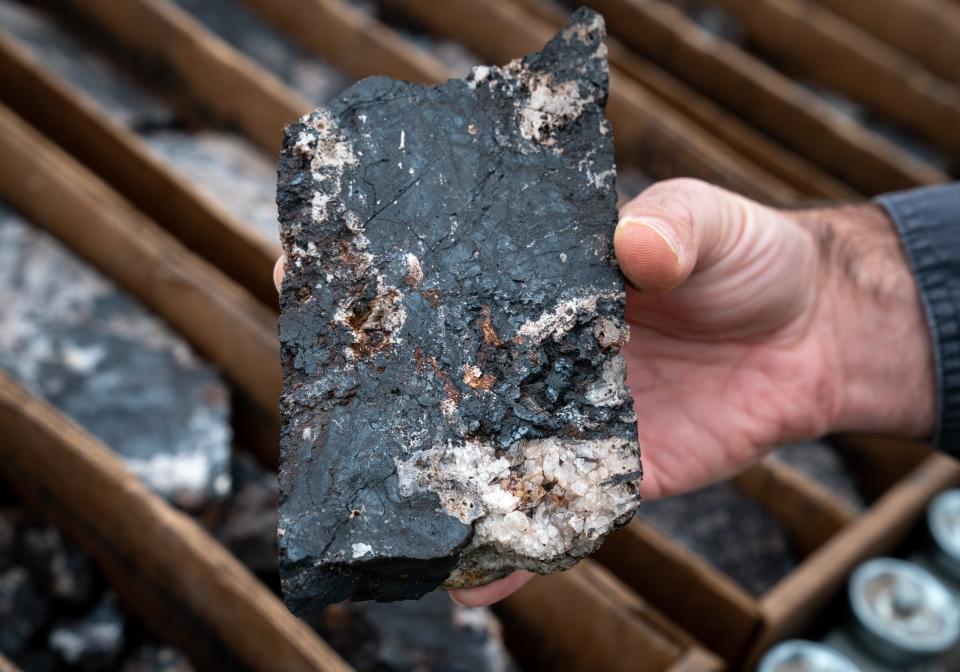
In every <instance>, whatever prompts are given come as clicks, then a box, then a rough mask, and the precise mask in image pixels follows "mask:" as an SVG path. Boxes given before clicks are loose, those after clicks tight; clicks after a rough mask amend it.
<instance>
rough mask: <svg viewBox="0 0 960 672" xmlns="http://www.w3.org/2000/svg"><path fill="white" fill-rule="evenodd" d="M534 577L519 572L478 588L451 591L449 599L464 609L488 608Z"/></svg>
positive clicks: (521, 571) (524, 572)
mask: <svg viewBox="0 0 960 672" xmlns="http://www.w3.org/2000/svg"><path fill="white" fill-rule="evenodd" d="M534 576H536V574H531V573H530V572H526V571H523V570H520V571H519V572H514V573H513V574H511V575H510V576H508V577H507V578H505V579H500V580H499V581H494V582H493V583H488V584H487V585H485V586H480V587H479V588H466V589H461V590H451V591H450V597H451V598H452V599H453V601H454V602H456V603H457V604H459V605H462V606H464V607H488V606H490V605H491V604H493V603H494V602H499V601H500V600H502V599H503V598H505V597H507V596H508V595H511V594H513V593H515V592H516V591H518V590H520V588H522V587H523V585H524V584H525V583H526V582H527V581H529V580H530V579H532V578H533V577H534Z"/></svg>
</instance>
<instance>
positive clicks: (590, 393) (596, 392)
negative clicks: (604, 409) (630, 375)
mask: <svg viewBox="0 0 960 672" xmlns="http://www.w3.org/2000/svg"><path fill="white" fill-rule="evenodd" d="M626 378H627V363H626V360H624V358H623V355H616V356H614V357H611V358H610V359H608V360H607V361H605V362H604V363H603V374H602V375H601V377H600V379H599V380H597V381H596V382H595V383H594V384H593V385H592V386H591V387H590V388H589V389H588V390H587V391H586V393H585V394H584V398H585V399H586V400H587V403H589V404H592V405H594V406H619V405H620V404H622V403H623V402H624V401H626V400H625V399H624V397H623V391H624V387H623V384H624V381H625V380H626Z"/></svg>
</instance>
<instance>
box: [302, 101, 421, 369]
mask: <svg viewBox="0 0 960 672" xmlns="http://www.w3.org/2000/svg"><path fill="white" fill-rule="evenodd" d="M301 122H302V123H303V124H305V125H306V126H307V127H308V128H310V129H313V130H314V131H315V133H311V132H310V131H308V130H305V131H301V132H300V135H299V136H298V138H297V142H296V143H295V144H294V149H296V150H297V151H300V152H302V153H307V154H310V156H311V159H310V170H311V178H312V181H313V184H314V192H313V195H312V197H311V216H312V217H313V219H314V220H315V221H317V222H322V221H326V220H328V219H332V218H334V217H335V216H336V217H340V218H342V219H343V221H344V222H345V223H346V225H347V228H348V229H349V230H350V232H351V233H352V234H353V239H352V240H351V245H350V247H351V252H352V253H353V255H354V258H355V261H354V263H353V264H352V265H351V268H343V269H341V272H338V273H337V275H338V276H339V277H341V278H343V277H349V276H359V275H362V274H369V275H371V276H372V277H373V279H374V281H375V282H376V285H377V295H376V297H374V298H373V299H372V300H371V302H370V303H371V305H372V306H374V310H372V311H371V314H370V315H369V316H368V318H367V319H366V320H365V322H364V324H363V325H361V329H383V330H384V331H386V332H388V333H389V334H390V337H389V338H390V342H391V343H396V339H397V337H398V334H397V332H399V330H400V329H401V328H402V327H403V324H404V323H405V321H406V311H405V310H404V307H403V302H402V299H403V296H402V294H401V293H400V291H399V290H398V289H397V288H396V287H393V286H391V285H388V284H387V282H386V281H385V279H384V277H383V275H382V274H381V273H380V271H379V270H377V268H376V267H375V266H374V257H373V255H371V254H370V253H368V252H367V251H366V249H367V248H368V246H369V244H370V241H369V239H368V238H367V237H366V236H365V235H364V233H363V223H362V221H361V219H360V217H359V216H358V215H357V214H356V213H355V212H352V211H350V210H347V209H346V207H345V206H344V205H343V203H341V202H340V201H339V194H340V193H341V191H342V189H343V179H344V173H345V172H346V170H347V169H348V168H349V167H352V166H356V165H358V163H359V159H358V158H357V154H356V153H355V152H354V150H353V147H352V145H351V143H350V142H349V140H347V139H346V137H344V135H343V133H342V132H341V131H340V128H339V126H338V125H337V123H336V121H335V120H334V119H333V117H332V116H331V115H330V113H329V112H328V111H327V110H324V109H319V110H316V111H315V112H313V113H311V114H308V115H306V116H304V117H303V118H302V119H301ZM405 137H406V135H405V132H403V131H401V135H400V148H401V149H402V148H403V146H404V144H405V141H406V140H405ZM334 204H335V205H336V210H335V211H333V210H332V209H331V208H332V207H333V206H334ZM291 256H292V257H293V263H294V264H295V265H296V267H297V268H300V267H301V266H302V263H303V258H304V257H313V258H315V259H320V258H322V257H323V255H322V254H321V251H320V250H318V249H317V247H316V244H315V243H314V242H313V241H310V242H308V243H307V249H306V250H304V249H302V248H300V247H297V246H294V247H293V249H292V255H291ZM344 274H349V276H348V275H344ZM331 280H332V276H331V275H330V274H327V281H328V282H330V281H331ZM349 308H350V306H349V303H341V304H340V305H339V306H338V307H337V309H336V310H335V312H334V321H335V322H337V323H339V324H341V325H343V326H345V327H347V328H348V329H350V330H351V332H352V333H353V335H354V339H355V340H359V338H360V335H359V334H358V333H356V331H355V330H353V327H352V326H351V325H350V324H349V322H348V318H349V314H348V310H349ZM344 354H345V355H346V356H347V357H348V358H350V359H354V358H355V354H354V353H353V351H351V350H349V349H347V350H345V351H344Z"/></svg>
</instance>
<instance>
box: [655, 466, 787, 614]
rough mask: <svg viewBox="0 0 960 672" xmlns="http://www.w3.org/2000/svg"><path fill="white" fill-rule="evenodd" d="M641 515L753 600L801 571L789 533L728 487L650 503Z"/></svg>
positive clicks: (758, 506)
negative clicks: (797, 566)
mask: <svg viewBox="0 0 960 672" xmlns="http://www.w3.org/2000/svg"><path fill="white" fill-rule="evenodd" d="M637 515H639V516H641V517H642V518H644V519H645V520H647V521H649V522H651V523H652V524H653V525H654V526H655V527H657V528H658V529H659V530H661V531H662V532H663V533H664V534H666V535H668V536H670V537H672V538H673V539H675V540H676V541H678V542H680V543H681V544H683V545H684V546H686V547H687V548H689V549H690V550H691V551H693V552H694V553H696V554H697V555H700V556H702V557H703V558H704V559H706V560H707V562H709V563H710V564H712V565H713V566H714V567H716V568H717V569H719V570H720V571H721V572H723V573H724V574H726V575H727V576H729V577H730V578H731V579H733V580H734V581H736V582H737V583H739V584H740V585H741V586H743V587H744V588H745V589H746V590H747V591H748V592H749V593H751V594H752V595H756V596H759V595H763V594H764V593H765V592H767V590H769V589H770V588H772V587H773V586H774V584H776V583H777V581H779V580H780V579H781V578H783V577H784V576H786V575H787V574H789V573H790V572H791V571H792V570H793V568H794V567H796V565H797V556H796V553H795V552H794V550H793V547H792V545H791V543H790V539H789V537H788V536H787V532H786V530H784V529H783V527H782V526H781V525H780V524H779V523H778V522H777V520H776V519H775V518H774V517H773V516H771V515H770V514H769V513H768V512H767V511H766V510H765V509H764V508H763V507H762V506H760V505H759V504H758V503H757V502H755V501H753V500H752V499H749V498H748V497H745V496H744V495H742V494H740V493H739V492H737V490H736V489H735V488H734V487H733V486H732V485H730V484H729V483H719V484H717V485H712V486H709V487H706V488H702V489H700V490H697V491H694V492H690V493H687V494H685V495H679V496H677V497H670V498H667V499H658V500H655V501H652V502H647V503H645V504H644V505H643V506H641V507H640V511H639V512H638V514H637Z"/></svg>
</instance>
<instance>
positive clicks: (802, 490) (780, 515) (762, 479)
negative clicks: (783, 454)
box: [733, 456, 857, 556]
mask: <svg viewBox="0 0 960 672" xmlns="http://www.w3.org/2000/svg"><path fill="white" fill-rule="evenodd" d="M733 483H734V485H735V486H736V487H737V489H739V490H740V491H741V492H743V493H744V494H746V495H747V496H749V497H750V498H751V499H754V500H756V501H757V502H758V503H759V504H760V505H761V506H763V507H764V508H765V509H766V510H767V511H769V512H770V513H771V514H773V516H774V517H775V518H776V519H777V520H779V521H780V523H781V524H782V525H783V526H784V528H785V529H786V530H787V532H788V533H789V535H790V539H791V540H792V542H793V544H794V546H795V547H796V549H797V551H798V552H799V553H800V554H801V555H802V556H807V555H809V554H811V553H813V552H814V551H815V550H817V549H818V548H820V547H821V546H823V544H825V543H826V542H827V541H828V540H830V539H831V538H832V537H833V536H834V535H835V534H837V533H838V532H840V531H841V530H843V529H844V527H846V526H847V525H848V524H849V523H851V522H852V521H853V520H854V519H855V518H856V517H857V512H856V510H855V509H854V508H853V507H852V506H851V505H850V504H848V503H847V502H846V501H844V500H843V499H841V498H840V497H838V496H836V495H834V494H833V493H831V492H830V491H829V490H827V489H826V488H824V487H823V486H822V485H820V484H819V483H817V482H816V481H814V480H812V479H810V478H809V477H808V476H806V475H805V474H803V473H801V472H799V471H797V470H796V469H794V468H792V467H790V466H788V465H786V464H784V463H783V462H781V461H780V460H778V459H776V458H774V457H772V456H771V457H768V458H767V459H765V460H763V461H761V462H758V463H757V464H755V465H753V466H752V467H750V468H749V469H747V470H746V471H745V472H743V473H742V474H740V475H739V476H737V477H736V478H734V479H733Z"/></svg>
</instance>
